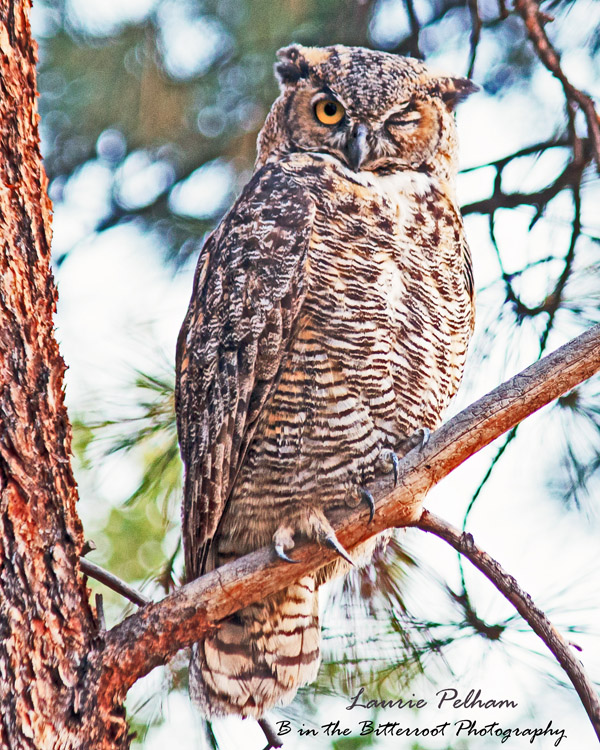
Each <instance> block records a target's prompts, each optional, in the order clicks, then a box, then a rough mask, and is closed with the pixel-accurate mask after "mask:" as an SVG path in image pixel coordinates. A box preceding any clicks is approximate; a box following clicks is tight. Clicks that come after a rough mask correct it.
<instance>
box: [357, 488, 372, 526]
mask: <svg viewBox="0 0 600 750" xmlns="http://www.w3.org/2000/svg"><path fill="white" fill-rule="evenodd" d="M359 492H360V499H361V500H364V501H365V503H366V504H367V505H368V506H369V523H371V521H372V520H373V518H374V516H375V500H373V495H372V494H371V493H370V492H369V490H367V489H366V488H365V487H361V488H360V489H359Z"/></svg>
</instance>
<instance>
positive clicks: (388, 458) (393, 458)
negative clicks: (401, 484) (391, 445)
mask: <svg viewBox="0 0 600 750" xmlns="http://www.w3.org/2000/svg"><path fill="white" fill-rule="evenodd" d="M379 460H380V461H381V463H382V464H383V465H384V468H385V470H386V471H389V466H390V464H391V468H392V472H393V474H394V487H395V486H396V485H397V484H398V474H399V468H400V459H399V458H398V455H397V454H396V453H394V451H393V450H389V449H386V450H384V451H381V455H380V457H379Z"/></svg>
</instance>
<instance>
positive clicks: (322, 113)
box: [315, 99, 346, 125]
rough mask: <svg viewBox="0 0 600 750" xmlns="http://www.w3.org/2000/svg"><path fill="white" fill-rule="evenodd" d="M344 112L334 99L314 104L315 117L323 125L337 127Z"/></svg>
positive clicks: (322, 100)
mask: <svg viewBox="0 0 600 750" xmlns="http://www.w3.org/2000/svg"><path fill="white" fill-rule="evenodd" d="M345 114H346V110H345V109H344V108H343V107H342V105H341V104H340V103H339V102H336V101H335V100H334V99H321V100H320V101H318V102H317V103H316V104H315V116H316V118H317V120H318V121H319V122H322V123H323V125H337V124H338V122H340V120H341V119H342V117H343V116H344V115H345Z"/></svg>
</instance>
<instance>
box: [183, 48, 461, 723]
mask: <svg viewBox="0 0 600 750" xmlns="http://www.w3.org/2000/svg"><path fill="white" fill-rule="evenodd" d="M278 57H279V63H278V64H277V65H276V68H275V70H276V75H277V77H278V79H279V82H280V87H281V93H280V96H279V98H278V99H277V100H276V101H275V102H274V104H273V106H272V108H271V111H270V112H269V114H268V116H267V119H266V121H265V124H264V127H263V129H262V130H261V132H260V134H259V137H258V157H257V160H256V164H255V168H254V173H253V175H252V178H251V179H250V181H249V182H248V184H247V185H246V187H245V188H244V189H243V191H242V192H241V195H240V196H239V198H238V199H237V201H236V202H235V204H234V205H233V207H232V208H231V210H230V211H229V213H227V215H226V216H225V217H224V218H223V220H222V221H221V223H220V225H219V226H218V227H217V229H216V230H215V231H214V232H213V233H212V234H211V235H210V236H209V237H208V239H207V241H206V243H205V245H204V248H203V250H202V253H201V255H200V258H199V261H198V267H197V270H196V274H195V278H194V284H193V293H192V298H191V302H190V306H189V309H188V312H187V315H186V318H185V320H184V323H183V327H182V329H181V332H180V335H179V339H178V345H177V386H176V409H177V424H178V431H179V440H180V446H181V453H182V457H183V462H184V465H185V481H184V500H183V540H184V549H185V564H186V574H187V577H188V579H193V578H196V577H197V576H200V575H202V574H203V573H206V572H208V571H210V570H213V569H215V568H217V567H218V566H220V565H223V564H224V563H227V562H229V561H231V560H234V559H235V558H238V557H240V556H242V555H245V554H247V553H249V552H251V551H253V550H256V549H257V548H260V547H264V546H265V545H273V549H274V554H277V555H279V557H281V558H283V559H285V560H289V561H293V549H294V545H295V544H297V543H299V542H300V541H301V540H303V539H304V540H306V539H310V540H316V541H318V542H320V543H323V544H329V545H331V546H333V547H334V548H336V549H337V551H338V552H339V554H340V562H341V564H337V565H329V566H328V567H326V568H324V569H322V571H321V572H320V573H319V574H316V575H307V576H303V577H301V578H299V580H298V581H297V582H296V583H294V584H293V585H291V586H288V587H287V588H286V589H285V590H283V591H280V592H279V593H277V594H274V595H272V596H269V597H267V598H265V599H264V600H262V601H260V602H257V603H256V604H253V605H251V606H249V607H246V608H244V609H242V610H241V611H239V612H237V613H236V614H235V615H233V616H231V617H229V618H228V619H227V620H225V621H224V622H223V623H222V624H221V625H220V627H219V628H218V629H217V630H216V631H215V632H214V633H212V634H210V635H209V636H207V637H206V638H204V639H203V640H201V641H199V642H198V643H197V644H196V645H195V646H194V648H193V651H192V658H191V664H190V692H191V696H192V699H193V700H194V701H195V702H196V703H197V704H198V705H199V706H200V708H201V710H202V711H203V712H204V713H205V714H206V715H208V716H219V715H224V714H237V715H240V716H253V717H255V718H260V717H262V716H263V715H264V713H265V712H267V711H268V710H269V709H270V708H271V707H273V706H274V705H275V704H284V703H286V702H289V701H290V700H291V699H292V698H293V696H294V695H295V692H296V690H297V689H298V687H299V686H301V685H303V684H306V683H308V682H311V681H312V680H314V678H315V676H316V674H317V670H318V667H319V659H320V647H319V642H320V630H319V622H318V587H319V585H320V584H322V583H323V581H324V580H326V579H327V578H329V577H331V576H332V575H334V574H336V573H339V572H341V571H343V570H344V569H345V568H346V569H347V565H348V563H347V562H346V560H352V559H357V558H358V557H362V559H364V558H368V555H369V552H370V551H372V548H373V544H370V545H363V546H362V548H361V549H359V550H349V551H346V550H345V549H343V547H342V546H341V545H340V543H339V542H338V540H337V539H336V537H335V533H334V530H333V528H332V526H331V524H330V521H329V520H328V517H330V516H331V513H332V512H333V511H336V510H339V509H343V508H345V507H352V506H356V504H357V503H359V502H362V501H365V502H367V503H369V504H372V497H371V495H370V493H369V490H368V487H369V482H370V481H371V480H372V479H373V477H374V475H375V473H376V472H377V471H378V468H379V467H382V466H383V467H385V466H387V467H388V468H389V470H391V463H390V462H395V461H396V460H397V457H398V456H402V455H403V454H404V453H405V452H406V450H407V446H408V447H410V445H412V441H411V436H413V435H415V434H416V435H418V434H420V433H421V434H422V432H423V431H424V430H431V429H434V428H435V427H437V426H438V425H439V423H440V420H441V417H442V414H443V412H444V409H445V408H446V406H447V405H448V402H449V400H450V399H451V397H452V396H453V394H454V393H455V391H456V389H457V387H458V385H459V382H460V379H461V375H462V370H463V365H464V362H465V356H466V351H467V344H468V341H469V338H470V336H471V333H472V327H473V276H472V264H471V256H470V253H469V249H468V247H467V244H466V241H465V236H464V231H463V224H462V220H461V216H460V212H459V209H458V206H457V204H456V197H455V188H454V182H455V176H456V171H457V138H456V127H455V122H454V114H453V110H454V107H455V106H456V104H457V103H458V102H459V101H460V100H461V99H463V98H465V97H466V96H467V95H468V94H469V93H471V92H472V91H473V90H474V86H473V84H471V83H470V82H469V81H468V80H465V79H461V78H451V77H444V76H439V75H434V74H433V73H432V72H430V70H429V69H428V68H427V67H426V65H425V64H423V63H422V62H420V61H418V60H415V59H410V58H405V57H400V56H397V55H393V54H387V53H383V52H377V51H372V50H367V49H362V48H358V47H343V46H332V47H324V48H308V47H302V46H299V45H292V46H290V47H287V48H285V49H282V50H280V51H279V52H278Z"/></svg>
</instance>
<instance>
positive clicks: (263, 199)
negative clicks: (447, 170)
mask: <svg viewBox="0 0 600 750" xmlns="http://www.w3.org/2000/svg"><path fill="white" fill-rule="evenodd" d="M313 218H314V204H313V202H312V200H311V198H310V196H309V194H308V192H307V191H306V190H305V189H303V188H301V187H300V186H298V185H297V184H295V183H294V182H293V178H292V177H290V176H288V175H286V174H285V173H284V172H283V171H282V170H281V169H280V168H278V167H277V166H267V167H264V168H263V169H262V170H261V171H260V172H258V173H257V174H256V175H255V176H254V177H253V178H252V180H251V181H250V182H249V183H248V185H247V186H246V188H245V189H244V191H243V192H242V194H241V196H240V197H239V198H238V200H237V201H236V203H235V205H234V206H233V208H232V209H231V211H230V212H229V213H228V214H227V216H226V217H225V218H224V219H223V221H222V222H221V224H220V225H219V227H218V228H217V230H216V231H215V232H214V233H213V234H212V235H211V236H210V237H209V238H208V240H207V242H206V244H205V246H204V248H203V250H202V254H201V257H200V259H199V261H198V267H197V269H196V276H195V279H194V289H193V292H192V299H191V302H190V306H189V309H188V313H187V315H186V318H185V320H184V323H183V326H182V328H181V332H180V334H179V339H178V341H177V358H176V362H177V380H176V390H175V405H176V411H177V429H178V432H179V442H180V447H181V454H182V458H183V462H184V465H185V483H184V498H183V534H184V539H185V541H186V545H185V548H186V570H187V576H188V578H193V577H195V576H198V575H200V573H201V572H202V564H203V563H202V557H203V554H204V552H203V549H202V547H203V545H206V544H207V543H208V542H209V541H210V539H211V538H212V537H213V536H214V534H215V531H216V529H217V526H218V523H219V520H220V518H221V515H222V513H223V510H224V507H225V503H226V502H227V498H228V495H229V492H230V490H231V485H232V482H233V480H234V477H235V475H236V473H237V471H238V469H239V466H240V463H241V461H242V460H243V456H244V452H245V449H246V447H247V445H248V442H249V440H250V438H251V436H252V433H253V429H254V427H255V425H256V420H257V418H258V416H259V414H260V412H261V410H262V408H263V406H264V404H265V403H266V401H267V399H268V398H269V395H270V394H271V393H272V392H273V390H274V387H275V386H276V384H277V381H278V377H279V372H280V365H281V363H282V360H283V357H284V355H285V352H286V350H287V347H288V344H289V342H290V338H291V335H292V332H293V330H294V323H295V321H296V319H297V317H298V312H299V309H300V306H301V304H302V301H303V299H304V295H305V288H306V270H305V265H306V263H305V262H306V257H307V249H308V244H309V239H310V236H311V232H312V223H313Z"/></svg>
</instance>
